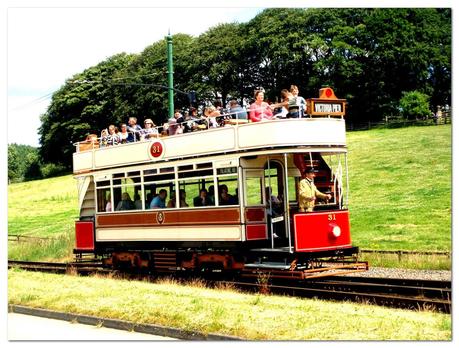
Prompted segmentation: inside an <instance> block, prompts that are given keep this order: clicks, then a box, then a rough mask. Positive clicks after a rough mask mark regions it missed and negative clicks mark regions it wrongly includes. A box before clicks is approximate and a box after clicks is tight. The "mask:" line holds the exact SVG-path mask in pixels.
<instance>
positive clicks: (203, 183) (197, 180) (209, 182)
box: [178, 176, 215, 208]
mask: <svg viewBox="0 0 459 348" xmlns="http://www.w3.org/2000/svg"><path fill="white" fill-rule="evenodd" d="M178 183H179V190H181V189H184V190H185V193H186V199H185V202H186V203H187V204H188V207H184V206H180V208H206V207H214V206H215V197H214V198H213V199H212V200H211V201H213V204H209V205H206V206H197V207H196V206H195V205H194V199H195V198H197V197H199V193H200V192H201V189H202V188H203V187H204V188H206V189H207V194H208V195H209V187H211V186H214V177H213V176H205V177H192V178H186V179H181V180H179V182H178ZM193 185H196V186H195V187H196V189H195V190H187V187H191V186H193ZM192 192H193V193H192Z"/></svg>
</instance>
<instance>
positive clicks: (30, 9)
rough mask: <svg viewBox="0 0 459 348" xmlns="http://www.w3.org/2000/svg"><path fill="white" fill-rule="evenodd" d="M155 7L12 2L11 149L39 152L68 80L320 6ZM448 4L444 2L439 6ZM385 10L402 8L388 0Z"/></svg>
mask: <svg viewBox="0 0 459 348" xmlns="http://www.w3.org/2000/svg"><path fill="white" fill-rule="evenodd" d="M152 3H153V4H154V3H155V2H153V1H145V0H131V1H127V0H110V1H109V0H92V1H91V0H80V1H75V0H67V1H64V0H60V1H59V0H35V1H32V0H14V1H13V0H9V1H7V2H6V4H7V7H6V9H5V10H6V18H7V33H6V38H7V40H6V45H7V46H6V47H7V50H6V52H7V54H6V59H7V65H6V70H7V136H6V138H7V143H8V144H10V143H18V144H26V145H32V146H39V135H38V128H39V126H40V115H41V114H43V113H44V112H45V111H46V108H47V107H48V105H49V103H50V98H51V95H52V93H53V92H55V91H56V90H58V89H59V88H60V87H61V86H62V85H64V84H65V81H66V80H67V79H69V78H71V77H72V76H73V75H74V74H77V73H80V72H82V71H83V70H85V69H86V68H89V67H91V66H94V65H97V64H98V63H100V62H102V61H104V60H105V59H106V58H108V57H110V56H112V55H114V54H117V53H121V52H126V53H140V52H142V51H143V50H144V49H145V48H146V47H147V46H149V45H151V44H153V43H154V42H156V41H158V40H161V39H163V38H164V36H166V35H167V33H168V30H170V31H171V33H172V34H176V33H187V34H190V35H193V36H198V35H199V34H201V33H203V32H205V31H206V30H207V29H209V28H210V27H213V26H215V25H217V24H219V23H227V22H234V21H237V22H247V21H249V20H250V19H252V18H253V17H255V16H256V15H257V14H258V13H260V12H261V11H262V10H263V7H285V6H293V7H308V6H314V7H317V6H319V5H320V4H318V3H317V2H316V1H307V0H291V1H289V3H288V4H287V3H286V2H285V1H278V0H246V1H243V0H232V1H219V2H215V1H208V0H195V1H192V2H191V1H186V0H168V1H167V3H166V5H163V6H161V7H158V6H157V5H156V6H157V7H152ZM158 3H164V2H163V1H159V2H158ZM216 3H217V5H216ZM410 3H411V4H412V5H413V6H422V5H423V0H421V1H405V2H404V5H405V4H406V5H405V6H410ZM442 3H446V4H444V5H442ZM448 3H450V1H446V2H445V1H442V0H440V1H437V2H436V3H435V6H437V7H441V6H447V5H448ZM190 4H192V5H190ZM326 5H327V6H330V7H333V6H341V7H342V6H364V7H372V6H373V7H374V6H381V4H380V2H378V1H376V2H375V1H343V0H342V1H335V0H330V1H327V3H326ZM428 5H429V3H428V2H427V3H426V4H425V5H424V6H428ZM323 6H324V5H323ZM385 6H399V4H398V3H397V2H394V1H386V2H385Z"/></svg>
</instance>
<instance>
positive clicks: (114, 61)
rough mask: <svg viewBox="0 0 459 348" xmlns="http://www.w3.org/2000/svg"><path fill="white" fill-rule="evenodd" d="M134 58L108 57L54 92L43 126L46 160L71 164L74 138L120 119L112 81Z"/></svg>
mask: <svg viewBox="0 0 459 348" xmlns="http://www.w3.org/2000/svg"><path fill="white" fill-rule="evenodd" d="M131 59H132V57H131V56H129V55H126V54H124V53H123V54H119V55H116V56H113V57H111V58H108V59H107V60H106V61H104V62H102V63H100V64H98V65H97V66H94V67H91V68H88V69H86V70H85V71H84V72H83V73H81V74H77V75H75V76H74V77H73V78H72V79H70V80H68V81H67V82H66V84H65V85H64V86H63V87H61V89H60V90H58V91H57V92H56V93H54V94H53V96H52V100H51V104H50V106H49V107H48V109H47V111H46V113H45V114H43V115H42V116H41V126H40V129H39V134H40V145H41V147H40V157H41V159H42V161H43V162H44V163H46V162H52V163H56V164H58V163H60V164H62V165H64V166H65V167H66V168H70V166H71V163H72V153H73V152H74V147H73V145H72V144H73V143H74V142H77V141H81V140H83V139H84V138H85V136H86V135H87V134H89V133H95V134H99V133H100V130H101V129H103V128H106V127H107V126H108V125H109V124H111V123H116V124H118V123H119V119H118V117H117V115H116V113H115V110H116V106H115V102H116V100H117V99H116V98H115V91H114V88H113V85H112V83H113V81H114V77H115V78H116V77H117V74H118V72H119V71H122V70H123V69H124V68H125V67H127V65H128V63H129V62H130V61H131Z"/></svg>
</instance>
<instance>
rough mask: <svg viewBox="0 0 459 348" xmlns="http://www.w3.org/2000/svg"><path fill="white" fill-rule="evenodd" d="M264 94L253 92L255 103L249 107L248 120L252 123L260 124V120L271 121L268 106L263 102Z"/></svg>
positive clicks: (271, 115)
mask: <svg viewBox="0 0 459 348" xmlns="http://www.w3.org/2000/svg"><path fill="white" fill-rule="evenodd" d="M264 98H265V94H264V92H263V91H260V90H258V91H255V103H253V104H252V105H250V114H249V118H250V120H251V121H252V122H260V121H262V120H272V119H273V112H272V111H271V108H270V107H269V104H268V103H266V102H264V101H263V100H264Z"/></svg>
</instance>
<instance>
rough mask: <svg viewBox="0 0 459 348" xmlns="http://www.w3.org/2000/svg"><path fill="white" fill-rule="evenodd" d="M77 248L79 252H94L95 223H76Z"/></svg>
mask: <svg viewBox="0 0 459 348" xmlns="http://www.w3.org/2000/svg"><path fill="white" fill-rule="evenodd" d="M75 246H76V249H77V250H94V222H92V221H75Z"/></svg>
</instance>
